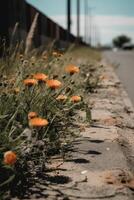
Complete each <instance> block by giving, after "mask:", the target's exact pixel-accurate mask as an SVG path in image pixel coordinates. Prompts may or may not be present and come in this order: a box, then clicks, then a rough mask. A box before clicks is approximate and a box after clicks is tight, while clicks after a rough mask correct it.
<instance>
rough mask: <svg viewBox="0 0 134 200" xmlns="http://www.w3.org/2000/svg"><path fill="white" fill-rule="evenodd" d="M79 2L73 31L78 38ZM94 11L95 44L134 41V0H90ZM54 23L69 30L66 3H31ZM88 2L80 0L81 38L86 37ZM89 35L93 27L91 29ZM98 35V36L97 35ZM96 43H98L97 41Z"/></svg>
mask: <svg viewBox="0 0 134 200" xmlns="http://www.w3.org/2000/svg"><path fill="white" fill-rule="evenodd" d="M76 1H77V0H72V1H71V2H72V9H71V12H72V26H71V32H72V33H73V34H75V35H76V29H77V26H76ZM87 1H88V7H89V12H90V17H89V20H90V21H89V22H90V23H91V27H92V29H91V32H92V42H95V41H96V42H100V43H101V44H111V42H112V39H113V38H114V37H116V36H118V35H121V34H125V35H127V36H129V37H130V38H131V39H132V41H133V42H134V0H87ZM27 2H29V3H31V4H32V5H34V6H35V7H36V8H38V9H39V10H40V11H41V12H43V13H45V14H46V15H47V16H49V17H50V18H51V19H52V20H54V21H55V22H57V23H58V24H60V25H61V26H63V27H64V28H66V0H27ZM84 3H85V0H80V4H81V11H80V13H81V15H80V35H81V36H82V37H84V35H85V33H84V30H85V28H84V27H85V23H84V22H85V18H84ZM87 29H88V32H89V33H90V31H89V26H87ZM94 32H96V37H95V35H94ZM94 40H95V41H94Z"/></svg>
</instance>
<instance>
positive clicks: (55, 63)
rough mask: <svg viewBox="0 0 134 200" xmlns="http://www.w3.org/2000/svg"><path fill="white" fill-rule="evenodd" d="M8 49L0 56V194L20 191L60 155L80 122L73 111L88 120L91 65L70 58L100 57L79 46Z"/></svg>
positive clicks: (92, 86) (93, 82)
mask: <svg viewBox="0 0 134 200" xmlns="http://www.w3.org/2000/svg"><path fill="white" fill-rule="evenodd" d="M10 52H11V51H10ZM10 52H9V51H5V52H4V55H3V56H2V57H1V59H0V199H4V197H9V196H10V195H11V196H16V195H20V196H21V195H22V194H23V195H24V190H25V189H26V188H28V185H30V184H31V182H30V181H31V180H32V178H33V177H38V174H41V173H45V172H46V171H47V163H48V162H49V161H50V160H51V159H52V158H53V156H54V155H57V154H58V155H60V156H61V157H62V158H63V159H64V157H65V156H66V150H67V148H68V146H69V145H70V143H71V141H73V140H74V138H75V137H77V136H78V134H79V130H80V124H81V123H82V122H83V121H81V120H82V119H81V118H80V117H79V116H78V115H79V114H78V111H84V112H85V113H86V120H85V122H86V123H87V124H88V125H90V124H91V121H92V120H91V106H90V104H89V101H87V98H86V95H87V93H88V94H91V93H92V92H94V90H95V88H96V87H97V84H98V77H97V74H96V72H95V70H96V68H95V67H94V64H92V62H91V63H88V62H89V59H88V60H87V63H86V64H85V63H82V62H81V64H80V65H79V66H78V65H77V64H76V63H75V61H74V60H75V56H77V58H78V57H82V55H83V56H84V55H86V54H89V58H90V57H91V58H92V60H93V61H94V60H96V61H95V62H97V60H99V59H100V55H99V53H96V51H94V50H90V51H89V49H88V48H83V47H82V48H81V51H80V50H79V51H77V50H76V48H73V49H72V50H69V51H67V52H63V51H59V50H57V49H56V50H55V49H53V48H52V49H48V50H46V51H44V52H43V53H41V54H38V53H37V52H33V53H31V54H30V55H29V56H25V55H24V54H23V53H20V52H21V51H20V50H18V49H14V51H13V53H10ZM89 52H90V53H89ZM80 54H81V55H80ZM70 55H72V57H73V56H74V58H72V57H71V56H70ZM86 57H87V55H86Z"/></svg>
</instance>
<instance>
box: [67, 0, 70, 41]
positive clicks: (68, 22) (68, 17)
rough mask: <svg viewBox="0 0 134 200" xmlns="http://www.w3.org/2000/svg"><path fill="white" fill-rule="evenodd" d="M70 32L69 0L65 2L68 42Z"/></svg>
mask: <svg viewBox="0 0 134 200" xmlns="http://www.w3.org/2000/svg"><path fill="white" fill-rule="evenodd" d="M70 32H71V0H67V41H68V42H69V41H70V38H69V36H70Z"/></svg>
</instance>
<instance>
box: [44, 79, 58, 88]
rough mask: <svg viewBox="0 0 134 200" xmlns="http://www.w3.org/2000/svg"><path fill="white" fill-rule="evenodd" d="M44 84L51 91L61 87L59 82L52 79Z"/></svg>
mask: <svg viewBox="0 0 134 200" xmlns="http://www.w3.org/2000/svg"><path fill="white" fill-rule="evenodd" d="M46 83H47V85H48V87H50V88H51V89H58V88H59V87H60V86H61V82H60V81H58V80H54V79H52V80H48V81H47V82H46Z"/></svg>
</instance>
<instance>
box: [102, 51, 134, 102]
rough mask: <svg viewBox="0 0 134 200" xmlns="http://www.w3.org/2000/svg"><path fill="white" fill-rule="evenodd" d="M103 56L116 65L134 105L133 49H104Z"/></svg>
mask: <svg viewBox="0 0 134 200" xmlns="http://www.w3.org/2000/svg"><path fill="white" fill-rule="evenodd" d="M104 57H105V58H106V59H107V60H108V61H109V62H110V63H112V64H114V65H115V66H118V67H116V72H117V75H118V77H119V78H120V80H121V82H122V83H123V85H124V88H125V90H126V91H127V93H128V95H129V97H130V99H131V101H132V103H133V105H134V51H117V52H113V51H105V52H104Z"/></svg>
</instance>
